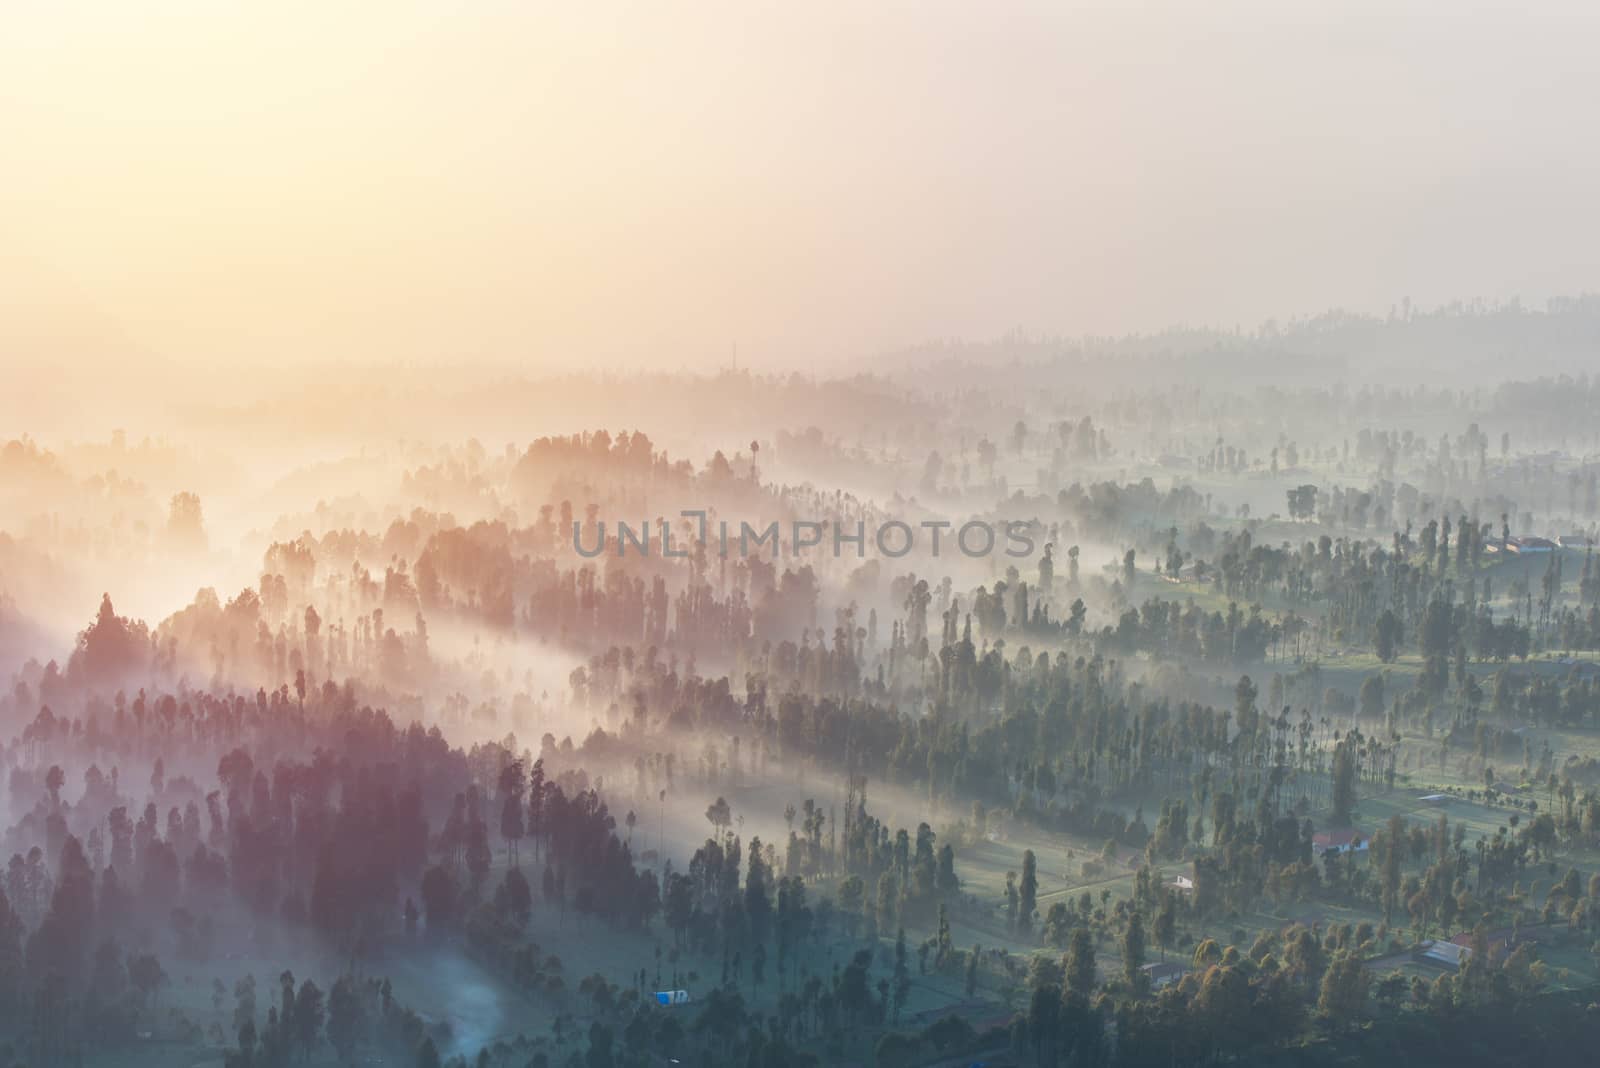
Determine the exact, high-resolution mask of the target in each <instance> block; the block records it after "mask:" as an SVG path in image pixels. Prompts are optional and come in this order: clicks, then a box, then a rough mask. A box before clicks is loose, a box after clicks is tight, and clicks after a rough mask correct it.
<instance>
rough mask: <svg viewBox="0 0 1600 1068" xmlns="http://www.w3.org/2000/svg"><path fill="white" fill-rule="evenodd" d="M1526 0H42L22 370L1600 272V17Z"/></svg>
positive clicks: (660, 357) (440, 352)
mask: <svg viewBox="0 0 1600 1068" xmlns="http://www.w3.org/2000/svg"><path fill="white" fill-rule="evenodd" d="M1524 6H1525V5H1517V7H1519V8H1521V7H1524ZM1511 7H1512V5H1505V7H1504V9H1503V10H1496V9H1493V8H1491V7H1489V6H1487V5H1475V4H1462V3H1453V2H1452V3H1445V2H1438V3H1429V4H1398V5H1396V4H1377V3H1337V4H1335V3H1287V4H1285V3H1281V2H1276V3H1259V4H1229V3H1220V4H1204V5H1195V4H1190V3H1183V4H1149V5H1131V6H1130V5H1124V4H1104V5H1083V4H1065V3H1057V4H979V3H933V2H920V3H808V4H798V3H785V4H761V3H751V2H748V0H742V2H730V3H716V4H711V3H683V4H676V3H674V4H644V3H641V4H635V5H610V4H600V3H583V4H572V3H563V4H532V3H516V4H509V3H508V4H494V3H486V2H475V3H469V4H446V3H443V2H438V3H431V4H401V3H365V4H324V3H301V2H290V3H274V4H259V5H245V4H217V3H214V2H206V3H161V2H154V0H152V2H141V3H123V2H117V3H102V4H48V3H35V2H30V0H12V2H10V3H7V4H5V5H4V6H3V7H0V146H3V147H0V156H3V167H0V360H4V361H5V362H7V363H12V362H13V361H15V362H17V363H21V362H29V363H34V362H43V363H44V364H46V365H56V366H61V365H63V364H74V365H77V366H87V367H94V366H96V365H97V361H100V360H106V359H112V358H117V357H121V356H124V355H126V354H130V353H132V354H142V355H144V356H146V357H151V356H155V357H163V358H166V359H169V360H173V361H178V362H180V363H187V362H201V361H203V362H206V363H211V364H228V363H232V362H235V361H240V362H252V363H260V362H272V361H279V360H282V361H292V362H314V361H321V360H327V359H338V360H356V361H373V362H382V361H388V360H405V361H413V362H432V361H454V360H461V359H473V360H484V361H494V362H504V363H521V364H525V365H529V366H535V367H545V366H557V365H580V366H594V365H601V366H616V367H637V366H642V365H646V364H665V365H667V366H676V365H678V364H680V363H684V364H690V365H707V364H711V363H717V362H723V361H726V359H727V358H728V356H729V354H730V352H731V350H732V348H733V346H734V345H735V344H737V345H738V347H739V352H740V356H741V359H742V360H744V361H746V362H749V363H756V364H765V365H768V366H784V365H801V366H815V365H817V364H818V362H819V361H821V362H822V363H823V364H824V365H825V364H826V363H829V362H834V363H836V362H841V361H843V360H845V359H847V358H849V357H854V356H860V355H863V354H869V353H872V352H875V351H878V350H881V349H883V348H885V347H892V346H898V345H903V344H909V343H913V342H918V341H922V340H927V339H937V338H949V337H968V338H987V337H992V336H994V335H997V334H1000V333H1004V332H1006V331H1009V330H1013V329H1021V330H1027V331H1034V332H1062V333H1069V334H1077V333H1083V332H1107V333H1108V332H1122V331H1130V330H1145V329H1156V328H1160V327H1163V326H1166V325H1170V324H1173V323H1180V322H1182V323H1192V324H1210V325H1222V326H1228V327H1231V326H1233V325H1236V324H1242V325H1244V326H1245V327H1247V328H1248V327H1251V326H1254V325H1255V324H1256V323H1257V322H1259V321H1260V320H1261V319H1264V318H1266V317H1269V316H1273V315H1287V314H1294V313H1301V312H1315V311H1319V310H1322V309H1325V308H1328V307H1332V306H1343V307H1349V308H1353V309H1357V310H1365V311H1377V312H1382V311H1384V310H1386V309H1387V308H1388V307H1389V306H1390V305H1391V304H1392V303H1394V302H1396V301H1398V300H1400V299H1401V298H1402V297H1408V296H1409V297H1410V298H1411V299H1412V300H1413V301H1416V302H1418V303H1420V304H1430V303H1437V302H1441V301H1446V300H1449V299H1452V298H1455V297H1474V296H1482V297H1487V298H1490V299H1502V298H1508V297H1513V296H1520V297H1522V298H1523V299H1525V300H1530V301H1537V300H1542V299H1543V298H1544V297H1546V296H1550V295H1554V294H1564V293H1575V292H1581V291H1589V290H1600V212H1596V211H1594V210H1593V207H1592V195H1593V193H1592V191H1593V189H1595V188H1596V186H1597V179H1600V147H1597V146H1596V144H1595V142H1594V138H1593V137H1592V136H1591V127H1592V122H1591V121H1590V116H1589V112H1590V111H1591V110H1592V102H1593V101H1594V100H1596V99H1600V64H1596V63H1595V62H1594V58H1593V57H1594V56H1595V55H1596V54H1597V53H1600V48H1597V46H1600V19H1597V17H1596V16H1595V15H1593V14H1590V13H1589V11H1588V9H1590V8H1592V5H1578V4H1567V5H1557V4H1540V5H1535V8H1536V10H1534V11H1532V12H1529V11H1522V10H1518V11H1513V10H1510V9H1511ZM224 9H228V10H224ZM246 9H248V11H246ZM1391 11H1397V12H1400V13H1398V14H1390V13H1388V12H1391Z"/></svg>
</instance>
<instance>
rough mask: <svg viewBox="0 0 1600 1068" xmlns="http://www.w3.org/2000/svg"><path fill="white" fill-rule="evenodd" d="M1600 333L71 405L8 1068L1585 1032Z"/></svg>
mask: <svg viewBox="0 0 1600 1068" xmlns="http://www.w3.org/2000/svg"><path fill="white" fill-rule="evenodd" d="M1596 336H1600V302H1597V301H1596V300H1594V299H1572V300H1566V301H1555V302H1552V303H1551V304H1550V305H1548V306H1547V307H1541V308H1539V309H1537V310H1533V309H1525V308H1523V307H1521V306H1518V305H1507V306H1498V305H1496V306H1487V305H1452V306H1447V307H1443V308H1439V309H1435V310H1427V311H1424V310H1421V309H1414V308H1411V307H1409V306H1404V307H1397V308H1396V309H1395V310H1394V311H1392V312H1391V313H1390V314H1388V315H1387V316H1377V317H1361V316H1350V315H1329V316H1324V317H1319V318H1315V319H1309V320H1301V321H1294V322H1288V323H1277V324H1269V325H1267V326H1264V327H1262V328H1260V329H1258V330H1255V331H1252V332H1247V333H1216V334H1212V333H1207V332H1174V333H1170V334H1165V335H1156V336H1146V337H1137V338H1125V339H1110V338H1105V339H1086V340H1078V341H1066V340H1058V339H1049V338H1025V337H1011V338H1008V339H1005V340H1002V341H996V342H993V343H991V344H965V345H964V344H955V343H950V344H941V345H934V346H924V347H919V348H915V349H908V350H905V351H902V352H896V353H891V354H889V355H887V356H885V357H884V358H883V359H881V360H878V361H876V362H875V363H874V364H873V365H872V366H871V369H870V371H867V370H863V371H861V372H859V373H840V374H833V373H807V374H789V373H775V372H767V371H751V370H746V369H741V368H737V367H734V366H732V365H731V361H729V365H727V366H724V367H723V368H722V369H721V370H715V371H712V370H699V371H689V370H684V371H677V372H671V371H665V370H662V371H651V372H642V373H638V374H632V375H627V374H602V373H599V372H589V373H583V372H573V373H568V374H560V375H556V374H549V375H539V374H533V373H529V374H525V375H495V376H487V375H475V374H473V373H469V372H462V373H460V374H450V375H443V374H442V373H429V374H425V373H423V372H421V371H415V370H407V369H397V370H396V371H395V372H394V373H393V374H392V375H384V376H381V377H374V376H371V375H357V374H351V373H348V372H344V371H330V372H329V373H328V374H326V375H323V376H319V380H318V381H317V383H316V385H315V386H314V387H312V388H301V387H299V386H294V387H291V386H290V385H288V384H286V383H282V382H278V383H275V382H272V381H270V380H263V381H261V382H251V383H250V384H249V386H248V388H245V387H244V385H243V384H242V383H241V388H240V390H239V391H238V392H237V393H235V394H233V395H231V396H228V397H225V398H223V397H213V398H212V401H211V403H210V404H208V405H191V406H187V407H183V408H182V409H181V410H177V409H175V414H172V415H171V416H170V417H169V416H167V415H162V416H161V417H160V418H159V419H156V418H153V417H152V414H151V410H150V409H148V408H144V407H139V406H131V405H130V406H129V407H128V408H127V410H126V411H124V412H123V413H122V414H121V416H120V417H119V418H117V419H114V420H112V421H109V422H106V423H104V424H103V425H99V426H81V427H78V428H76V429H75V430H74V431H72V432H70V433H69V432H62V433H54V434H50V435H43V434H40V435H39V436H35V435H34V433H32V432H29V431H28V429H27V428H26V427H19V428H16V429H15V430H14V431H13V432H12V433H11V434H9V435H8V436H7V440H5V441H4V443H3V444H0V502H3V503H0V527H3V530H0V591H3V598H0V678H3V680H4V685H3V691H0V773H3V778H4V784H3V787H0V833H3V837H4V841H3V847H4V848H3V852H0V869H3V870H0V1064H4V1065H5V1066H7V1068H11V1066H18V1068H22V1066H26V1068H51V1066H72V1068H79V1066H82V1068H99V1066H119V1068H120V1066H129V1068H145V1066H150V1068H155V1066H171V1065H181V1066H190V1065H193V1066H217V1068H223V1066H226V1068H287V1066H290V1065H313V1066H326V1068H331V1066H334V1065H368V1064H383V1065H399V1066H404V1068H411V1066H415V1068H442V1066H470V1068H557V1066H585V1068H625V1066H658V1065H668V1064H683V1065H714V1066H723V1065H728V1066H752V1068H789V1066H802V1065H863V1066H865V1065H882V1066H886V1068H899V1066H905V1068H910V1066H921V1065H930V1066H931V1065H940V1066H953V1068H964V1066H967V1065H972V1064H985V1065H1015V1066H1027V1068H1066V1066H1072V1068H1090V1066H1108V1068H1109V1066H1129V1068H1133V1066H1145V1065H1149V1066H1171V1065H1178V1064H1225V1063H1226V1064H1265V1065H1280V1064H1281V1065H1291V1064H1292V1065H1304V1064H1330V1065H1331V1064H1358V1063H1369V1062H1375V1061H1376V1060H1379V1059H1383V1058H1386V1057H1388V1056H1389V1055H1391V1054H1392V1051H1394V1050H1395V1049H1397V1048H1402V1047H1403V1048H1404V1049H1405V1050H1406V1051H1407V1052H1406V1058H1407V1060H1409V1061H1411V1062H1413V1063H1417V1064H1424V1065H1432V1064H1440V1065H1443V1064H1452V1065H1454V1064H1463V1063H1474V1064H1505V1065H1513V1064H1531V1063H1558V1058H1565V1059H1576V1058H1582V1057H1585V1056H1586V1055H1589V1054H1590V1052H1591V1051H1592V1049H1593V1044H1594V1042H1595V1040H1596V1039H1597V1038H1600V1008H1597V1005H1596V998H1597V984H1600V558H1597V557H1596V556H1595V553H1594V543H1595V540H1596V536H1597V533H1600V423H1597V422H1596V419H1595V415H1596V413H1597V412H1600V381H1597V380H1596V379H1594V378H1593V377H1590V376H1587V375H1585V374H1583V373H1582V372H1581V367H1582V366H1583V363H1584V360H1585V358H1586V357H1585V353H1586V351H1592V341H1593V339H1594V338H1595V337H1596ZM1586 345H1588V346H1589V348H1588V349H1587V350H1586V349H1585V346H1586ZM1512 352H1525V353H1531V354H1533V355H1532V356H1530V357H1529V358H1527V359H1520V358H1519V359H1507V358H1506V356H1507V354H1508V353H1512ZM1402 366H1404V367H1430V368H1434V369H1435V370H1433V371H1430V372H1429V373H1427V374H1425V375H1422V374H1419V375H1415V376H1412V377H1411V378H1407V377H1405V376H1403V375H1401V376H1397V375H1395V374H1391V373H1388V372H1386V371H1385V369H1386V368H1394V367H1402ZM1562 368H1565V369H1566V370H1567V371H1568V372H1570V373H1562V370H1561V369H1562ZM730 531H731V533H729V532H730ZM996 532H998V536H996Z"/></svg>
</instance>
